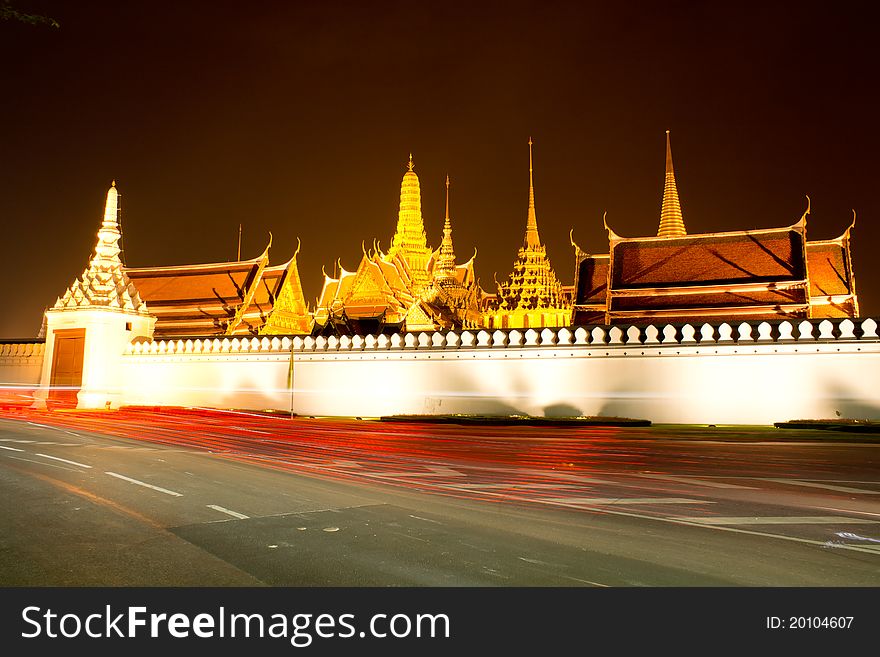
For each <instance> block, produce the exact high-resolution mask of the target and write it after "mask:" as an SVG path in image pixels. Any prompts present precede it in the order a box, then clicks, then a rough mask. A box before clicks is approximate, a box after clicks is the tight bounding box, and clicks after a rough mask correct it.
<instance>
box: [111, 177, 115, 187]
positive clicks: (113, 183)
mask: <svg viewBox="0 0 880 657" xmlns="http://www.w3.org/2000/svg"><path fill="white" fill-rule="evenodd" d="M110 186H111V187H116V178H114V179H113V182H112V183H110Z"/></svg>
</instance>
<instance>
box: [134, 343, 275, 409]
mask: <svg viewBox="0 0 880 657" xmlns="http://www.w3.org/2000/svg"><path fill="white" fill-rule="evenodd" d="M290 348H291V339H290V338H288V337H283V338H281V337H272V338H268V337H265V338H217V339H214V338H204V339H196V340H167V341H166V340H159V341H155V342H138V343H134V344H132V345H129V348H128V350H127V353H126V355H125V356H123V358H122V380H123V381H124V382H125V383H124V384H123V385H124V388H123V391H122V398H123V402H122V403H123V404H125V405H137V406H191V407H192V406H199V407H202V406H204V407H213V408H243V409H251V410H266V409H276V410H290V406H291V391H290V386H289V385H288V380H289V378H288V377H289V372H290Z"/></svg>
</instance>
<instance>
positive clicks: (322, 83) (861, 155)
mask: <svg viewBox="0 0 880 657" xmlns="http://www.w3.org/2000/svg"><path fill="white" fill-rule="evenodd" d="M15 4H16V6H18V7H19V8H20V9H23V10H29V11H35V12H40V13H45V14H48V15H50V16H52V17H53V18H55V19H56V20H58V21H59V22H60V23H61V28H60V29H57V30H56V29H52V28H49V27H34V26H27V25H20V24H15V23H9V22H0V52H2V60H0V61H2V91H3V95H2V98H3V102H2V103H0V135H2V137H0V158H2V161H3V175H2V177H0V218H2V219H0V220H2V222H3V237H2V240H3V251H2V259H0V280H2V281H3V282H4V285H5V290H6V291H5V293H4V295H3V297H4V308H3V311H4V312H3V313H2V318H0V336H2V337H26V336H32V335H34V334H35V333H36V331H37V330H38V328H39V325H40V320H41V312H42V310H43V307H44V306H46V305H47V304H51V303H52V302H54V300H55V298H56V297H57V296H58V295H59V294H61V293H63V291H64V289H65V288H66V286H67V285H69V284H70V282H71V281H72V280H73V278H74V277H75V276H76V275H78V274H79V273H81V271H82V269H83V268H84V267H85V265H86V263H87V261H88V258H89V255H90V251H91V249H92V247H93V246H94V240H95V232H96V230H97V228H98V224H99V222H100V218H101V211H102V204H103V199H104V194H105V192H106V188H107V187H108V185H109V183H110V180H111V179H113V178H116V180H117V181H118V185H119V189H120V191H121V193H122V195H123V200H122V203H123V213H124V214H123V232H124V236H125V237H124V247H125V259H126V262H127V264H129V265H130V266H144V265H163V264H177V263H182V262H186V263H190V262H192V263H195V262H210V261H218V260H226V259H231V258H234V256H235V248H236V239H237V232H238V224H239V222H243V223H244V226H245V235H244V244H243V255H245V256H248V257H251V256H253V255H256V254H257V253H259V251H260V250H261V249H262V248H263V246H264V245H265V242H266V239H267V232H268V231H269V230H271V231H272V232H273V233H274V235H275V246H274V247H273V252H272V253H273V262H279V261H283V260H286V259H287V258H288V257H289V256H290V254H291V253H292V250H293V248H294V247H295V245H296V236H300V237H301V238H302V242H303V247H302V251H301V255H300V272H301V274H302V277H303V281H304V285H305V292H306V296H307V297H308V298H310V299H314V298H315V297H316V296H317V294H318V292H319V286H320V282H321V265H322V264H326V265H327V268H328V270H332V263H333V262H334V261H335V259H336V258H337V257H341V258H342V262H343V265H344V266H346V267H347V268H349V269H353V268H354V267H355V266H356V265H357V262H358V258H359V257H360V254H361V246H360V244H361V241H362V240H367V243H370V242H371V241H372V239H373V238H374V237H376V238H379V239H380V240H381V243H382V244H383V245H385V246H386V247H387V246H388V244H389V242H390V238H391V235H392V233H393V231H394V226H395V222H396V213H397V202H398V194H399V185H400V178H401V176H402V174H403V172H404V164H405V162H406V158H407V154H408V153H409V152H410V151H412V152H413V154H414V158H415V162H416V171H417V173H418V174H419V176H420V179H421V183H422V202H423V213H424V216H425V220H426V225H427V228H428V233H429V242H430V243H431V244H432V245H434V246H437V244H438V243H439V240H440V234H441V229H442V218H443V190H444V176H445V174H446V173H447V172H448V173H449V174H450V176H451V178H452V219H453V228H454V238H455V246H456V251H457V253H458V254H459V257H460V258H461V259H465V258H467V257H468V256H469V255H470V253H471V250H472V248H473V246H475V245H476V246H477V247H478V248H479V256H478V258H477V270H478V274H479V275H480V276H481V278H482V281H483V286H484V287H485V288H486V289H490V288H491V282H492V274H493V272H496V271H497V272H498V274H499V278H500V277H501V276H502V275H505V274H506V273H507V272H508V270H509V267H510V265H511V263H512V260H513V258H514V256H515V252H516V249H517V248H518V246H519V245H520V243H521V241H522V236H523V232H524V228H525V219H526V201H527V175H528V171H527V167H528V159H527V158H528V152H527V146H526V141H527V139H528V137H529V135H530V134H531V135H532V136H533V138H534V140H535V168H536V170H535V185H536V197H537V208H538V221H539V226H540V229H541V235H542V238H543V239H544V241H545V242H546V243H547V245H548V250H549V253H550V255H551V258H552V260H553V263H554V265H555V267H556V270H557V272H558V273H559V275H560V278H562V280H563V282H565V283H570V282H571V281H572V277H573V255H572V250H571V247H570V246H569V242H568V231H569V229H570V228H572V227H574V229H575V238H576V240H577V241H578V242H579V243H580V245H581V246H582V247H583V248H585V249H586V250H588V251H593V252H600V251H605V250H607V239H606V237H605V234H604V232H603V230H602V219H601V218H602V212H603V211H605V210H607V211H608V218H609V223H610V224H611V225H612V226H613V227H614V228H615V230H616V231H617V232H618V233H620V234H622V235H639V234H642V235H644V234H652V233H654V232H656V230H657V224H658V221H659V210H660V199H661V193H662V185H663V161H664V152H663V149H664V130H666V129H667V128H668V129H671V130H672V137H673V150H674V154H675V164H676V175H677V178H678V184H679V192H680V194H681V199H682V208H683V212H684V218H685V223H686V224H687V227H688V230H689V232H706V231H717V230H736V229H745V228H757V227H770V226H782V225H788V224H790V223H793V222H795V221H797V219H798V218H799V217H800V215H801V213H802V212H803V209H804V206H805V201H804V194H805V193H808V194H810V196H811V197H812V200H813V213H812V215H811V217H810V221H809V229H808V235H809V236H810V237H811V238H813V239H818V238H829V237H834V236H836V235H838V234H839V233H840V232H842V231H843V230H844V229H845V227H846V226H847V224H848V223H849V221H850V208H852V207H855V208H856V209H857V210H858V212H859V223H858V227H857V228H856V231H855V233H854V238H855V249H854V264H855V272H856V275H857V283H858V292H859V296H860V299H861V306H862V314H863V315H872V314H873V315H876V314H878V312H880V280H878V279H880V277H878V274H877V272H878V268H877V266H876V262H875V261H874V258H875V257H876V256H875V251H876V249H877V246H878V244H880V228H878V214H880V201H878V193H877V182H878V173H880V172H878V157H880V138H878V133H877V122H878V116H880V111H878V110H880V108H878V99H880V87H878V84H877V71H878V65H880V57H878V50H877V47H876V35H875V31H876V23H875V22H874V20H873V16H872V15H871V14H870V13H869V10H870V4H864V5H856V4H854V3H848V4H849V6H848V7H846V8H844V9H839V8H834V4H835V3H829V2H824V3H811V2H791V3H786V4H771V5H768V4H767V3H766V2H758V3H749V2H740V3H720V2H712V3H690V2H675V1H667V2H643V3H616V2H615V3H609V2H601V3H587V2H583V3H575V2H549V1H547V0H544V1H542V2H535V3H527V2H516V1H509V0H508V1H505V2H483V3H477V2H461V3H460V2H454V1H451V0H447V1H445V2H442V3H441V2H437V3H434V2H416V1H411V2H387V1H379V0H377V1H375V2H363V1H361V2H350V3H339V2H329V1H325V0H322V1H320V2H317V1H316V2H294V1H290V2H258V1H254V2H241V1H236V2H226V1H216V0H214V1H211V2H208V1H207V0H206V1H204V2H163V1H159V0H152V1H150V2H134V1H133V2H69V1H66V2H50V1H48V0H31V1H28V0H16V3H15Z"/></svg>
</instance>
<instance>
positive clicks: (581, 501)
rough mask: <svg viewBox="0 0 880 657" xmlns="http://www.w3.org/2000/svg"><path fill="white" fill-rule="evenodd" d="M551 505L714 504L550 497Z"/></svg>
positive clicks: (680, 499) (679, 499)
mask: <svg viewBox="0 0 880 657" xmlns="http://www.w3.org/2000/svg"><path fill="white" fill-rule="evenodd" d="M532 501H540V502H549V503H550V504H563V505H566V506H605V505H609V504H714V502H709V501H707V500H691V499H688V498H686V497H550V498H546V499H544V500H532Z"/></svg>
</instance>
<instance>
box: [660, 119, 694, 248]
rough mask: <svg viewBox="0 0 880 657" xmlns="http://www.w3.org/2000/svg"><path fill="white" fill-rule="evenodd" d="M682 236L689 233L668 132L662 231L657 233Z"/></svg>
mask: <svg viewBox="0 0 880 657" xmlns="http://www.w3.org/2000/svg"><path fill="white" fill-rule="evenodd" d="M682 235H687V231H686V230H685V228H684V219H682V216H681V203H680V202H679V200H678V187H676V185H675V169H673V167H672V146H670V144H669V130H667V131H666V179H665V182H664V184H663V205H662V206H661V208H660V230H658V231H657V237H681V236H682Z"/></svg>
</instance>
